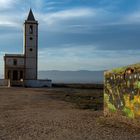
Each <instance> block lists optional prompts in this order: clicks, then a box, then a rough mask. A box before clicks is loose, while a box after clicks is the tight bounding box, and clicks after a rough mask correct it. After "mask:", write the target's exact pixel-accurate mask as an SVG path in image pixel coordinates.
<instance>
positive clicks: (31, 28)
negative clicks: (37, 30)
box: [29, 25, 33, 34]
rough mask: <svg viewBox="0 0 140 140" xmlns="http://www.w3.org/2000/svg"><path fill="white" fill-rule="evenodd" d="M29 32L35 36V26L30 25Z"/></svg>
mask: <svg viewBox="0 0 140 140" xmlns="http://www.w3.org/2000/svg"><path fill="white" fill-rule="evenodd" d="M29 32H30V34H33V25H30V29H29Z"/></svg>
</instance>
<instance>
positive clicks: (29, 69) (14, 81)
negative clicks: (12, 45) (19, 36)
mask: <svg viewBox="0 0 140 140" xmlns="http://www.w3.org/2000/svg"><path fill="white" fill-rule="evenodd" d="M23 49H24V50H23V54H5V56H4V68H5V69H4V79H5V80H8V81H9V84H10V86H20V85H24V86H27V87H28V86H30V87H41V86H49V87H50V86H51V80H38V77H37V76H38V21H37V20H36V19H35V17H34V15H33V12H32V10H31V9H30V11H29V15H28V17H27V20H25V22H24V40H23Z"/></svg>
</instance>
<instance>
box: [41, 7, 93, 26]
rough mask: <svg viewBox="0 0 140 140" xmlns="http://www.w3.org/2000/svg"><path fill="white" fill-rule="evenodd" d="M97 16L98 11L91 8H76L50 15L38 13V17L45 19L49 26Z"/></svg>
mask: <svg viewBox="0 0 140 140" xmlns="http://www.w3.org/2000/svg"><path fill="white" fill-rule="evenodd" d="M95 15H96V11H95V10H93V9H90V8H74V9H69V10H62V11H58V12H53V13H52V12H51V13H48V14H42V13H38V17H40V19H43V20H44V21H45V22H46V23H47V24H48V25H51V24H53V23H56V22H58V21H62V20H70V19H76V18H82V17H84V18H85V17H92V16H95Z"/></svg>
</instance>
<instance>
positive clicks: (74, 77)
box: [38, 70, 104, 83]
mask: <svg viewBox="0 0 140 140" xmlns="http://www.w3.org/2000/svg"><path fill="white" fill-rule="evenodd" d="M103 73H104V71H88V70H80V71H57V70H50V71H39V75H38V77H39V79H51V80H52V82H53V83H103V77H104V76H103Z"/></svg>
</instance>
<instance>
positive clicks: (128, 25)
mask: <svg viewBox="0 0 140 140" xmlns="http://www.w3.org/2000/svg"><path fill="white" fill-rule="evenodd" d="M30 6H31V7H32V9H33V12H34V15H35V18H36V19H37V20H38V21H39V70H104V69H111V68H114V67H119V66H123V65H128V64H133V63H138V62H140V0H31V1H29V0H0V72H3V58H2V56H3V55H4V53H22V48H23V40H22V39H23V22H24V20H25V19H26V18H27V15H28V12H29V8H30Z"/></svg>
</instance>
